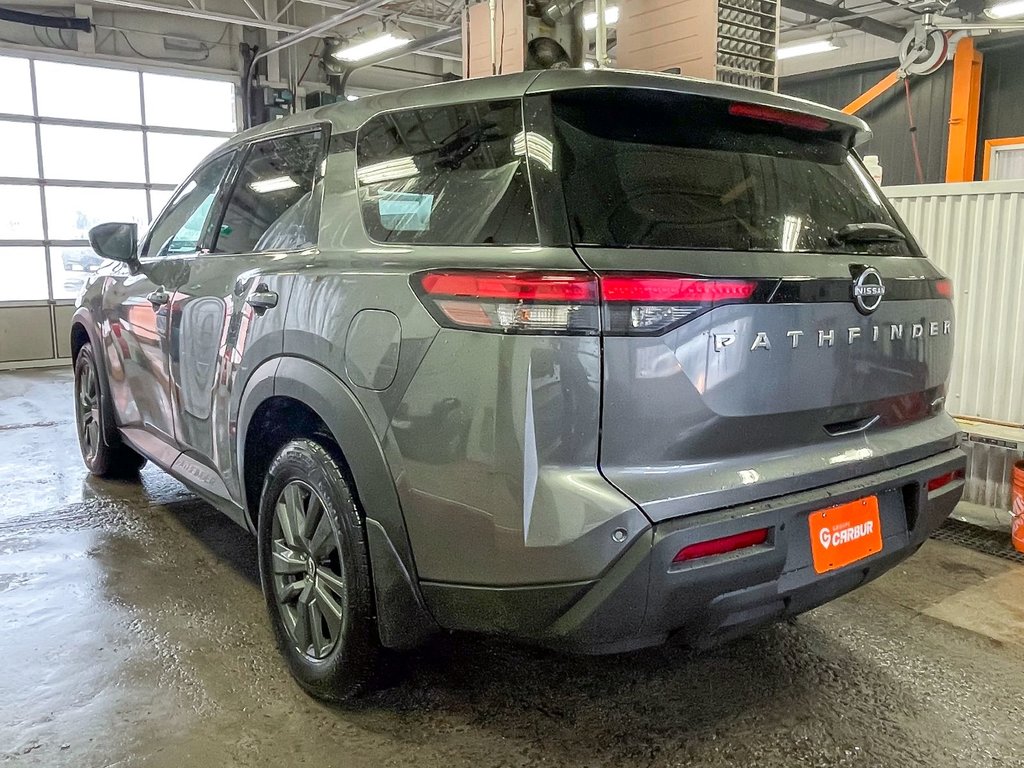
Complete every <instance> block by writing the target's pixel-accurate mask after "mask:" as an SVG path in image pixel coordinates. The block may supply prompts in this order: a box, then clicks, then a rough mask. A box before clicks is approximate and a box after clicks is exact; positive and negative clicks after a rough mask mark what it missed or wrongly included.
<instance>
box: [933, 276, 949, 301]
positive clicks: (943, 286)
mask: <svg viewBox="0 0 1024 768" xmlns="http://www.w3.org/2000/svg"><path fill="white" fill-rule="evenodd" d="M935 290H936V291H938V292H939V296H942V297H943V298H946V299H952V298H953V281H952V280H950V279H949V278H943V279H941V280H939V281H937V282H936V283H935Z"/></svg>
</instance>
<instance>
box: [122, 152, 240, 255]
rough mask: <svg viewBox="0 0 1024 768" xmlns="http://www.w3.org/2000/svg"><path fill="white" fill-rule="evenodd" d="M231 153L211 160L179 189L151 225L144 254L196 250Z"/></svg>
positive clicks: (173, 253) (167, 253)
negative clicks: (166, 207) (162, 212)
mask: <svg viewBox="0 0 1024 768" xmlns="http://www.w3.org/2000/svg"><path fill="white" fill-rule="evenodd" d="M232 156H233V153H230V152H229V153H227V154H225V155H221V156H220V157H218V158H216V159H215V160H211V161H210V162H209V163H207V164H206V165H205V166H204V167H202V168H200V169H199V170H198V171H197V172H196V174H195V176H194V177H193V178H192V179H190V180H189V181H188V183H187V184H185V186H183V187H182V188H181V189H180V190H178V193H177V194H176V195H175V197H174V200H173V201H172V202H171V205H170V206H169V207H168V209H167V210H166V211H165V212H164V214H163V215H162V216H161V217H160V219H159V220H157V221H156V223H155V224H154V225H153V228H152V230H151V232H150V235H149V239H148V240H147V241H146V244H145V246H144V247H143V251H142V254H143V256H167V255H171V256H173V255H175V254H185V253H192V252H194V251H195V250H196V248H197V247H198V245H199V240H200V238H202V236H203V230H204V229H205V228H206V220H207V219H208V218H209V216H210V209H211V208H213V200H214V198H215V197H216V195H217V190H218V189H219V188H220V182H221V180H222V179H223V177H224V173H225V172H226V171H227V169H228V166H229V165H230V164H231V158H232Z"/></svg>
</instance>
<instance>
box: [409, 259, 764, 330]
mask: <svg viewBox="0 0 1024 768" xmlns="http://www.w3.org/2000/svg"><path fill="white" fill-rule="evenodd" d="M412 284H413V288H414V289H415V291H416V293H417V294H418V295H419V297H420V299H421V300H422V301H423V304H424V305H425V306H426V307H427V309H428V310H429V311H430V313H431V314H432V315H433V317H434V319H435V320H437V322H439V323H440V324H441V325H444V326H446V327H449V328H466V329H470V330H479V331H490V332H497V333H568V334H576V335H581V334H582V335H594V334H596V333H598V331H603V332H604V333H606V334H608V335H613V336H626V335H641V334H656V333H661V332H663V331H665V330H667V329H668V328H670V327H672V326H675V325H678V324H680V323H682V322H685V321H686V320H688V319H689V318H691V317H693V316H695V315H697V314H700V313H701V312H704V311H706V310H708V309H711V308H713V307H716V306H718V305H720V304H732V303H736V302H743V301H747V300H749V299H750V297H751V296H752V295H753V293H754V291H755V289H756V288H757V283H756V282H755V281H750V280H718V279H704V278H696V277H677V276H671V275H650V274H627V273H608V274H603V275H600V276H598V275H593V274H591V273H589V272H489V271H461V270H450V271H438V272H424V273H421V274H419V275H416V276H414V277H413V281H412ZM599 305H600V306H602V307H603V308H604V317H603V327H602V324H601V320H602V318H600V317H599V315H598V307H599Z"/></svg>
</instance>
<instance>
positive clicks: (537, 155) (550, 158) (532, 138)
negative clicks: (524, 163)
mask: <svg viewBox="0 0 1024 768" xmlns="http://www.w3.org/2000/svg"><path fill="white" fill-rule="evenodd" d="M512 154H514V155H518V156H519V157H526V156H527V155H529V157H530V158H532V159H534V160H536V161H537V162H539V163H540V164H541V165H543V166H544V167H545V168H547V169H548V170H549V171H550V170H551V169H553V168H554V167H555V145H554V144H552V143H551V139H549V138H547V137H546V136H541V135H540V134H539V133H534V132H533V131H520V132H519V133H517V134H516V135H515V136H514V137H513V138H512Z"/></svg>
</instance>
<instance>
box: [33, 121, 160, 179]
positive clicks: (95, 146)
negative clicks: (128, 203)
mask: <svg viewBox="0 0 1024 768" xmlns="http://www.w3.org/2000/svg"><path fill="white" fill-rule="evenodd" d="M42 138H43V173H44V174H45V175H46V178H48V179H73V180H76V181H78V180H81V181H132V182H143V181H145V180H146V172H145V168H144V166H143V162H142V131H119V130H110V129H109V128H75V127H71V126H66V125H44V126H43V127H42Z"/></svg>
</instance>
